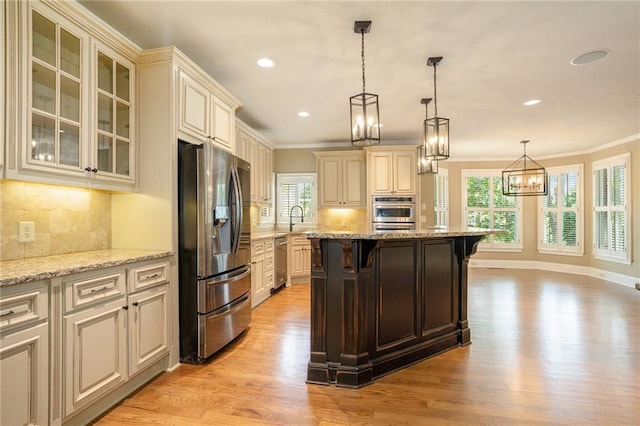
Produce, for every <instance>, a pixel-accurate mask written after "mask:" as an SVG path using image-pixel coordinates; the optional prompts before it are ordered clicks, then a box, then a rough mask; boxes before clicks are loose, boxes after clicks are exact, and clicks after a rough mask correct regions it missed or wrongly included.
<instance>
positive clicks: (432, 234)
mask: <svg viewBox="0 0 640 426" xmlns="http://www.w3.org/2000/svg"><path fill="white" fill-rule="evenodd" d="M500 232H502V231H500V230H494V229H478V228H476V229H466V230H463V229H453V228H447V229H444V228H443V229H429V230H426V231H382V232H370V233H356V232H345V231H337V232H330V231H326V232H316V231H308V232H305V233H304V235H305V236H306V237H307V238H309V239H316V238H318V239H330V240H398V239H400V240H409V239H422V238H445V237H471V236H482V235H489V234H498V233H500Z"/></svg>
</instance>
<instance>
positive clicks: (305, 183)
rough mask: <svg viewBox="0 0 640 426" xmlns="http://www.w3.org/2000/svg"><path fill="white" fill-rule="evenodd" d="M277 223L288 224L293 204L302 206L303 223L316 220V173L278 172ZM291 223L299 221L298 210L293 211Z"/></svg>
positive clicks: (313, 222)
mask: <svg viewBox="0 0 640 426" xmlns="http://www.w3.org/2000/svg"><path fill="white" fill-rule="evenodd" d="M277 180H278V182H277V187H278V199H277V213H276V214H277V217H278V223H280V224H289V212H290V211H291V208H292V207H294V206H300V207H302V210H303V211H304V223H310V224H315V222H316V175H315V173H280V174H278V178H277ZM293 223H300V210H299V209H298V208H296V209H295V210H294V211H293Z"/></svg>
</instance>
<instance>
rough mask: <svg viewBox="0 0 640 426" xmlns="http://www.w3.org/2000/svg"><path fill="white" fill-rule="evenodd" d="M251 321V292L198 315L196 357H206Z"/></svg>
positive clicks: (241, 330)
mask: <svg viewBox="0 0 640 426" xmlns="http://www.w3.org/2000/svg"><path fill="white" fill-rule="evenodd" d="M250 322H251V294H250V293H247V294H246V295H244V296H242V297H241V298H240V299H238V300H237V301H235V302H234V303H231V304H229V306H225V307H223V308H221V309H218V310H216V311H213V312H211V313H210V314H207V315H198V357H199V358H207V357H209V356H211V355H212V354H213V353H215V352H217V351H218V350H220V349H221V348H222V347H223V346H225V345H226V344H227V343H229V342H231V341H232V340H233V339H234V338H235V337H237V336H238V335H239V334H240V333H242V332H243V331H244V330H245V329H246V328H247V327H248V326H249V323H250Z"/></svg>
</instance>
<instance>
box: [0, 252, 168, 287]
mask: <svg viewBox="0 0 640 426" xmlns="http://www.w3.org/2000/svg"><path fill="white" fill-rule="evenodd" d="M172 254H173V253H172V252H171V251H164V250H130V249H108V250H93V251H84V252H77V253H67V254H59V255H54V256H43V257H30V258H26V259H17V260H5V261H2V262H0V287H5V286H10V285H16V284H23V283H27V282H31V281H37V280H45V279H49V278H54V277H60V276H63V275H69V274H76V273H78V272H86V271H93V270H96V269H101V268H107V267H110V266H120V265H126V264H129V263H135V262H142V261H145V260H153V259H160V258H163V257H167V256H171V255H172Z"/></svg>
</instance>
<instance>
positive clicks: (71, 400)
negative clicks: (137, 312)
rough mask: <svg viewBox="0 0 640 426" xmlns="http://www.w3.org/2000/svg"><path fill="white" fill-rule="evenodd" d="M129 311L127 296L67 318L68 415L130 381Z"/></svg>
mask: <svg viewBox="0 0 640 426" xmlns="http://www.w3.org/2000/svg"><path fill="white" fill-rule="evenodd" d="M127 309H128V307H127V305H126V299H125V298H124V297H123V298H120V299H118V300H115V301H113V302H109V303H106V304H104V305H101V306H100V305H99V306H94V307H91V308H90V309H86V310H82V311H79V312H74V313H71V314H68V315H65V316H64V317H63V332H64V334H63V363H64V370H63V371H64V373H63V374H64V416H68V415H70V414H71V413H73V412H74V411H75V410H77V409H78V408H81V407H83V406H85V405H86V404H88V403H89V402H91V401H93V400H95V399H96V398H98V397H99V396H101V395H103V394H104V393H106V392H108V391H109V390H111V389H113V388H114V387H116V386H118V385H120V384H122V383H123V382H124V381H125V380H126V379H127V329H126V318H127Z"/></svg>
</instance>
